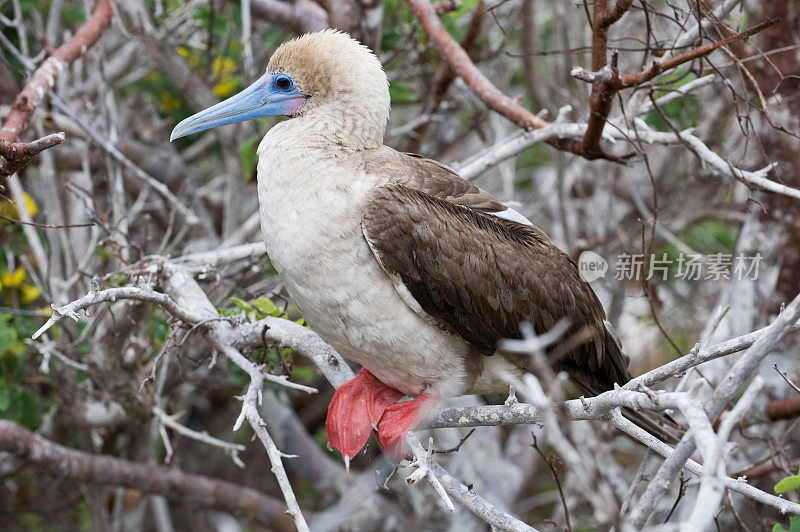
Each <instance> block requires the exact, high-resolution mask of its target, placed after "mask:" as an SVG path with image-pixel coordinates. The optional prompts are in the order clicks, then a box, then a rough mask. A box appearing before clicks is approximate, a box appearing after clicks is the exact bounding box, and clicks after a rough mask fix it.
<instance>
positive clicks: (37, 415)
mask: <svg viewBox="0 0 800 532" xmlns="http://www.w3.org/2000/svg"><path fill="white" fill-rule="evenodd" d="M41 417H42V405H41V403H39V398H38V397H36V396H35V395H33V394H32V393H30V392H23V394H22V412H21V416H20V418H19V422H20V423H21V424H22V425H24V426H26V427H28V428H29V429H35V428H36V427H38V426H39V421H40V420H41Z"/></svg>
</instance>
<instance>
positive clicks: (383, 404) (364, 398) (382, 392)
mask: <svg viewBox="0 0 800 532" xmlns="http://www.w3.org/2000/svg"><path fill="white" fill-rule="evenodd" d="M401 397H403V394H402V393H401V392H399V391H397V390H395V389H394V388H391V387H389V386H387V385H385V384H383V383H382V382H381V381H379V380H378V379H377V378H376V377H375V376H374V375H373V374H372V373H370V372H369V371H367V369H366V368H361V371H359V372H358V374H357V375H356V376H355V378H354V379H352V380H350V381H348V382H346V383H344V384H342V385H341V386H339V387H338V388H337V389H336V392H335V393H334V394H333V399H332V400H331V404H330V405H328V418H327V420H326V421H325V428H326V429H327V431H328V441H329V442H330V444H331V446H333V447H334V448H336V449H338V450H339V452H341V453H342V458H344V463H345V466H347V467H348V469H349V466H350V459H351V458H353V457H354V456H355V455H356V454H357V453H358V452H359V451H360V450H361V449H362V448H363V447H364V445H366V443H367V440H368V439H369V435H370V433H371V432H372V429H373V428H377V427H378V423H379V422H380V420H381V417H382V416H383V413H384V410H386V408H387V407H388V406H389V405H391V404H393V403H395V402H396V401H398V400H399V399H400V398H401Z"/></svg>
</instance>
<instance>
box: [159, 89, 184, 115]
mask: <svg viewBox="0 0 800 532" xmlns="http://www.w3.org/2000/svg"><path fill="white" fill-rule="evenodd" d="M159 98H160V99H161V112H162V113H168V112H170V111H172V110H173V109H178V108H180V106H181V104H182V103H183V100H182V99H180V98H179V97H177V96H175V95H173V94H171V93H169V92H167V91H164V92H162V93H161V94H160V95H159Z"/></svg>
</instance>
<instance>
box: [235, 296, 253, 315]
mask: <svg viewBox="0 0 800 532" xmlns="http://www.w3.org/2000/svg"><path fill="white" fill-rule="evenodd" d="M231 301H233V304H234V305H236V306H237V307H238V308H239V310H243V311H245V312H253V310H254V309H253V306H252V305H251V304H250V303H248V302H247V301H245V300H244V299H239V298H238V297H232V298H231Z"/></svg>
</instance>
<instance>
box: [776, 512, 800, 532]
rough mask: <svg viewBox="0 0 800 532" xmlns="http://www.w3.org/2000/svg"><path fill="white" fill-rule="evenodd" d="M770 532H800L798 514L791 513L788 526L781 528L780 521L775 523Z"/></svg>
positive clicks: (799, 517) (799, 516)
mask: <svg viewBox="0 0 800 532" xmlns="http://www.w3.org/2000/svg"><path fill="white" fill-rule="evenodd" d="M772 532H800V515H793V516H792V517H791V518H790V519H789V528H788V529H786V528H783V525H781V524H780V523H775V526H773V527H772Z"/></svg>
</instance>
